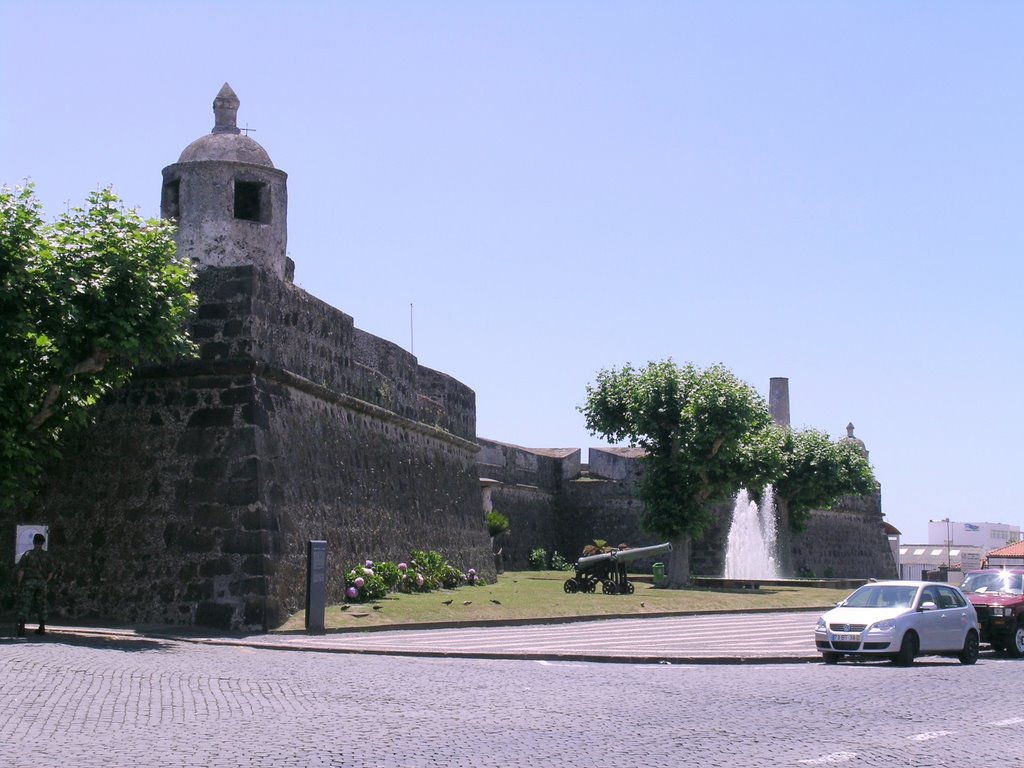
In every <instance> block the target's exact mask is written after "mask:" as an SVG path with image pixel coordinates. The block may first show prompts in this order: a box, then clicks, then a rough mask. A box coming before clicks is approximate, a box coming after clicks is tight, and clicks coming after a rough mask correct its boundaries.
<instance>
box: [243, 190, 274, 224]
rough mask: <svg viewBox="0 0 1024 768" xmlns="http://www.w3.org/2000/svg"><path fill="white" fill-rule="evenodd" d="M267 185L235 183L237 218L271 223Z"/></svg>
mask: <svg viewBox="0 0 1024 768" xmlns="http://www.w3.org/2000/svg"><path fill="white" fill-rule="evenodd" d="M268 197H269V195H268V191H267V185H266V184H261V183H260V182H258V181H236V182H235V218H236V219H244V220H245V221H257V222H259V223H261V224H269V223H270V205H269V202H270V201H269V200H268Z"/></svg>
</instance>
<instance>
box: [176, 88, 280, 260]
mask: <svg viewBox="0 0 1024 768" xmlns="http://www.w3.org/2000/svg"><path fill="white" fill-rule="evenodd" d="M238 105H239V101H238V97H237V96H236V95H235V92H234V91H233V90H231V86H230V85H228V84H227V83H224V87H223V88H221V89H220V93H218V94H217V97H216V98H215V99H214V100H213V114H214V126H213V131H211V132H210V133H209V134H207V135H206V136H202V137H200V138H198V139H196V140H195V141H193V142H192V143H191V144H189V145H188V146H187V147H185V151H184V152H182V153H181V157H179V158H178V162H177V163H175V164H174V165H169V166H167V167H166V168H164V171H163V176H164V186H163V192H162V194H161V196H160V215H161V216H162V217H163V218H165V219H174V220H176V221H177V222H178V234H177V237H176V241H177V244H178V251H179V252H180V253H183V254H185V255H187V256H188V257H189V258H190V259H191V260H192V261H193V263H195V264H196V265H197V267H198V268H199V269H203V268H204V267H229V266H230V267H234V266H242V265H246V264H255V265H256V266H258V267H262V268H263V269H266V270H267V271H269V272H272V273H274V274H275V275H277V276H278V277H279V278H285V277H288V278H289V279H290V277H291V275H290V274H287V273H290V272H291V269H290V268H289V266H290V264H289V261H288V259H287V256H286V247H287V242H288V188H287V183H286V182H287V179H288V174H286V173H284V171H279V170H277V169H276V168H274V164H273V163H272V162H270V156H269V155H268V154H267V153H266V150H264V149H263V147H261V146H260V145H259V144H257V143H256V142H255V141H253V140H252V139H250V138H249V137H248V136H245V135H243V134H242V132H241V130H239V128H238V125H237V121H236V115H237V114H238Z"/></svg>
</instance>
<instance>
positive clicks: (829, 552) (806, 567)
mask: <svg viewBox="0 0 1024 768" xmlns="http://www.w3.org/2000/svg"><path fill="white" fill-rule="evenodd" d="M791 551H792V556H793V567H794V569H795V571H796V572H797V574H807V575H810V574H813V575H814V576H818V577H823V576H834V577H836V578H847V577H848V578H865V577H872V578H877V579H895V578H898V573H897V570H896V560H895V558H894V557H893V552H892V547H891V546H890V544H889V540H888V537H887V536H886V534H885V532H884V529H883V518H882V502H881V493H880V492H879V491H876V492H875V493H870V494H865V495H864V496H845V497H843V498H842V499H841V500H840V501H839V503H837V504H836V505H835V507H834V508H832V509H830V510H821V511H816V512H814V513H812V514H811V517H810V519H809V521H808V523H807V527H806V529H805V530H804V531H803V532H802V533H800V534H797V535H794V536H793V537H792V546H791Z"/></svg>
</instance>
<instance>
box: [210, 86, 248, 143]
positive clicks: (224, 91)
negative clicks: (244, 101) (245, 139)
mask: <svg viewBox="0 0 1024 768" xmlns="http://www.w3.org/2000/svg"><path fill="white" fill-rule="evenodd" d="M239 104H241V102H240V101H239V100H238V97H237V96H236V95H235V92H234V91H233V90H231V86H230V85H228V84H227V83H224V86H223V87H222V88H221V89H220V92H219V93H218V94H217V97H216V98H215V99H214V100H213V115H214V125H213V131H212V133H241V131H240V130H239V128H238V105H239Z"/></svg>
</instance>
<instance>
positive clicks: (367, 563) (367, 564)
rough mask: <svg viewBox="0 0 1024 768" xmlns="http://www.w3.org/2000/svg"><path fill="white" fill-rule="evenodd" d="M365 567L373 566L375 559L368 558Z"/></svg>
mask: <svg viewBox="0 0 1024 768" xmlns="http://www.w3.org/2000/svg"><path fill="white" fill-rule="evenodd" d="M365 567H367V568H373V560H367V561H366V563H365Z"/></svg>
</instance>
